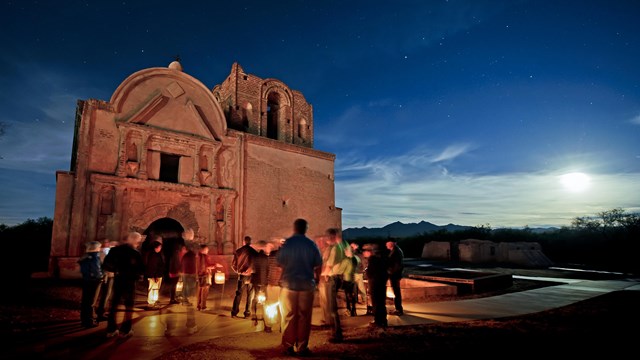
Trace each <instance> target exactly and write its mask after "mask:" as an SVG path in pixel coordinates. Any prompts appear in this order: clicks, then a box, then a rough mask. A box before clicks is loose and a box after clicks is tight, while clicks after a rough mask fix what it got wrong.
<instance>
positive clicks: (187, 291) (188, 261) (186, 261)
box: [181, 241, 198, 306]
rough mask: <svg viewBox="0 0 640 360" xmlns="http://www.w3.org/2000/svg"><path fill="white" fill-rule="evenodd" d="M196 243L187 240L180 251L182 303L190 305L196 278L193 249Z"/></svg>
mask: <svg viewBox="0 0 640 360" xmlns="http://www.w3.org/2000/svg"><path fill="white" fill-rule="evenodd" d="M195 246H196V245H195V244H194V243H193V242H191V241H190V242H188V243H187V246H186V247H184V248H183V250H182V252H183V255H182V259H181V260H182V282H183V287H182V305H186V306H192V305H193V304H192V303H191V300H190V299H191V298H192V297H193V296H194V295H195V290H196V280H197V274H198V270H197V265H196V253H195V252H194V251H193V250H194V247H195Z"/></svg>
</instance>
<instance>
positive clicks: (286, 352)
mask: <svg viewBox="0 0 640 360" xmlns="http://www.w3.org/2000/svg"><path fill="white" fill-rule="evenodd" d="M282 355H284V356H296V351H295V350H293V346H289V347H288V348H286V349H284V350H283V351H282Z"/></svg>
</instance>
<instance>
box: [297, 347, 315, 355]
mask: <svg viewBox="0 0 640 360" xmlns="http://www.w3.org/2000/svg"><path fill="white" fill-rule="evenodd" d="M298 356H300V357H310V356H313V353H312V352H311V350H309V348H304V349H302V350H300V351H298Z"/></svg>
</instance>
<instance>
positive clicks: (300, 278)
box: [276, 219, 322, 356]
mask: <svg viewBox="0 0 640 360" xmlns="http://www.w3.org/2000/svg"><path fill="white" fill-rule="evenodd" d="M307 229H308V224H307V221H306V220H304V219H297V220H296V221H295V222H294V223H293V236H291V237H290V238H288V239H287V240H286V241H285V243H284V245H282V247H281V248H280V250H278V254H277V256H276V260H277V262H278V264H279V265H280V267H281V268H282V275H281V277H280V286H281V287H282V289H281V290H280V306H281V309H282V316H283V321H282V347H283V350H284V353H285V355H295V354H296V350H297V355H299V356H309V355H310V354H311V351H310V350H309V335H310V333H311V313H312V310H313V298H314V292H315V289H316V279H317V278H318V277H319V276H320V270H321V265H322V256H321V255H320V250H319V249H318V246H317V245H316V243H314V242H313V240H311V239H309V238H308V237H306V236H305V234H306V232H307ZM294 347H295V349H294Z"/></svg>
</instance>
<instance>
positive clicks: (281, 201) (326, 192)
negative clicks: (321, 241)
mask: <svg viewBox="0 0 640 360" xmlns="http://www.w3.org/2000/svg"><path fill="white" fill-rule="evenodd" d="M246 142H247V144H246V157H245V158H246V160H245V161H246V164H245V172H246V175H245V188H244V194H245V200H244V201H245V219H244V229H245V233H246V234H248V235H251V236H252V237H254V238H258V239H264V240H268V239H270V238H272V237H288V236H290V235H291V232H292V224H293V221H294V220H295V219H297V218H304V219H306V220H307V221H308V222H309V235H310V236H315V235H320V234H322V233H323V232H324V231H325V230H326V229H327V228H329V227H340V226H341V217H340V210H339V209H336V208H335V203H334V201H335V194H334V184H333V182H334V179H333V155H331V154H327V153H322V152H317V151H313V150H307V152H308V154H305V153H303V152H299V151H295V148H293V147H292V148H291V149H286V150H283V149H282V147H277V146H274V145H273V143H274V141H270V140H267V139H262V138H257V137H252V136H247V138H246Z"/></svg>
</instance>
